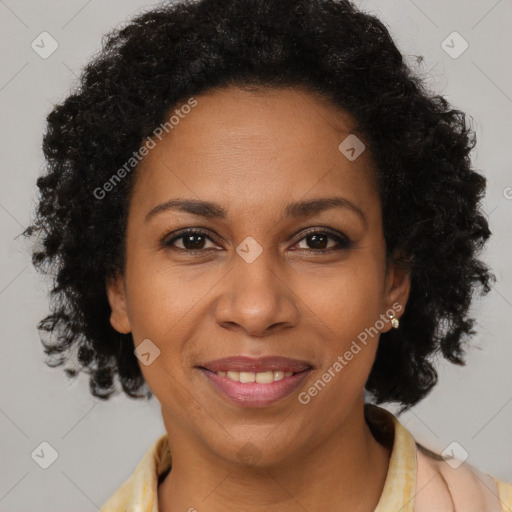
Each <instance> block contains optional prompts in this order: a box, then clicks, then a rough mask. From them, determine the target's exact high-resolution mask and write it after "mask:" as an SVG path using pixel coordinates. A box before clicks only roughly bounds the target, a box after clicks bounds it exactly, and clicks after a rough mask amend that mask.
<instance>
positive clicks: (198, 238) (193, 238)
mask: <svg viewBox="0 0 512 512" xmlns="http://www.w3.org/2000/svg"><path fill="white" fill-rule="evenodd" d="M178 240H179V241H181V245H182V246H183V247H178V246H176V245H175V242H176V241H178ZM207 240H210V241H212V240H211V238H210V237H209V236H208V235H207V233H206V232H204V231H202V230H200V229H187V230H186V231H182V232H181V233H180V234H178V235H175V236H173V237H172V238H170V239H169V238H164V239H163V240H162V245H163V246H164V247H165V248H171V249H178V250H181V251H186V252H189V253H191V254H196V253H200V252H204V251H205V250H206V249H211V247H210V248H208V247H207V248H206V249H205V247H204V246H205V243H206V241H207Z"/></svg>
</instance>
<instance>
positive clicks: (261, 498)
mask: <svg viewBox="0 0 512 512" xmlns="http://www.w3.org/2000/svg"><path fill="white" fill-rule="evenodd" d="M363 411H364V410H363V407H362V406H361V408H360V409H359V411H358V412H359V414H358V415H355V417H354V419H352V420H350V421H349V419H347V422H346V423H343V424H342V425H340V426H339V427H338V429H337V430H336V431H334V432H333V435H331V436H329V437H328V438H327V439H326V440H325V441H323V442H321V443H317V444H315V445H314V446H313V445H312V446H310V447H307V446H303V447H301V450H300V451H298V450H297V451H296V452H295V453H294V454H291V455H290V456H289V457H288V458H286V460H280V461H279V462H275V463H273V464H267V465H265V466H262V465H258V464H257V461H256V464H255V465H253V466H248V465H246V464H242V463H238V464H237V463H234V462H232V461H227V460H225V459H222V458H219V457H218V456H216V455H215V454H212V453H211V452H209V451H208V450H207V449H205V447H204V446H203V445H202V444H201V443H200V442H199V441H197V439H196V440H194V439H192V438H191V436H190V433H189V432H186V431H182V430H181V429H175V428H168V427H170V425H168V424H167V423H166V428H167V432H168V435H169V440H170V443H171V453H172V458H173V464H172V471H171V472H170V473H169V474H168V475H167V477H166V478H165V479H164V481H163V482H162V483H161V485H160V486H159V488H158V504H159V512H175V511H178V510H184V511H189V510H190V511H191V512H193V511H194V510H198V511H199V510H200V511H206V510H207V511H208V512H220V511H222V512H226V511H231V510H232V511H244V512H256V511H258V512H261V511H266V512H267V511H268V512H274V511H276V512H277V511H279V512H292V511H293V512H295V511H302V512H303V511H304V510H337V511H340V512H344V511H347V512H348V511H350V512H370V511H373V510H374V509H375V507H376V506H377V504H378V501H379V498H380V495H381V493H382V489H383V487H384V482H385V479H386V475H387V470H388V466H389V457H390V450H389V448H386V447H384V446H382V445H381V444H380V443H378V442H377V441H376V440H375V438H374V437H373V435H372V433H371V431H370V429H369V427H368V425H367V424H366V421H365V419H364V412H363ZM164 421H165V420H164ZM172 439H179V440H180V442H179V444H178V443H173V442H172Z"/></svg>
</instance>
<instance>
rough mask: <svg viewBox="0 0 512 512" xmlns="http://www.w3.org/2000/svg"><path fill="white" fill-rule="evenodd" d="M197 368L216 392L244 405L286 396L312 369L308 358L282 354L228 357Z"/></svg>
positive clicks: (256, 404) (250, 405)
mask: <svg viewBox="0 0 512 512" xmlns="http://www.w3.org/2000/svg"><path fill="white" fill-rule="evenodd" d="M197 368H198V369H199V370H200V371H201V372H202V374H203V375H204V376H205V377H206V378H207V380H208V382H209V383H210V384H211V385H212V386H213V389H214V390H215V391H216V392H220V394H221V395H222V396H223V398H225V399H228V401H229V402H231V403H233V402H234V403H235V404H237V405H239V406H242V407H267V406H269V405H271V404H273V403H275V402H277V401H279V400H282V399H284V398H285V397H287V396H289V395H290V394H292V393H293V391H295V390H296V389H297V388H298V387H299V386H300V385H301V383H302V382H303V381H304V379H305V378H306V377H307V375H308V374H309V372H310V371H311V370H312V369H313V367H312V365H310V364H309V363H307V362H305V361H299V360H297V359H290V358H284V357H280V356H270V357H263V358H258V359H253V358H250V357H243V356H237V357H229V358H224V359H218V360H215V361H210V362H208V363H204V364H203V365H201V366H198V367H197Z"/></svg>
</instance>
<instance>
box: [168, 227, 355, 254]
mask: <svg viewBox="0 0 512 512" xmlns="http://www.w3.org/2000/svg"><path fill="white" fill-rule="evenodd" d="M193 234H195V235H204V236H205V237H206V238H208V239H209V240H210V241H211V242H214V240H212V239H211V237H210V236H208V233H207V232H205V231H203V230H201V229H192V228H189V229H186V230H184V231H181V232H178V234H174V236H173V237H172V238H171V239H169V235H167V236H165V237H164V238H163V239H162V241H161V245H162V247H163V248H165V249H171V250H176V251H180V252H186V253H187V254H189V255H191V256H199V255H201V254H202V253H204V252H205V251H208V250H211V249H197V250H194V249H182V248H180V247H173V243H174V242H175V241H177V240H180V239H182V238H184V237H185V236H187V235H193ZM317 234H321V235H327V236H328V238H331V239H333V240H336V241H337V243H338V245H339V246H340V247H338V248H336V247H330V248H329V249H297V250H302V251H308V252H311V253H320V254H327V253H330V252H333V251H340V250H347V249H350V248H351V247H352V241H351V240H350V239H349V238H348V237H347V236H345V235H341V234H334V233H333V232H332V231H331V230H329V229H326V228H324V229H310V230H308V231H306V233H304V234H303V236H302V238H301V239H299V240H298V241H297V242H296V243H295V244H294V245H297V244H298V243H300V242H302V241H303V240H304V239H305V238H307V237H308V236H310V235H317ZM214 243H215V242H214Z"/></svg>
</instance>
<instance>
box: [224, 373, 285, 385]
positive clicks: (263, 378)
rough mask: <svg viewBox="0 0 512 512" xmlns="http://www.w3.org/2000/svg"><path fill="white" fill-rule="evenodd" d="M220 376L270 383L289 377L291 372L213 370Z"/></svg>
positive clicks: (239, 380) (245, 381) (238, 380)
mask: <svg viewBox="0 0 512 512" xmlns="http://www.w3.org/2000/svg"><path fill="white" fill-rule="evenodd" d="M215 373H216V374H217V375H219V376H220V377H227V378H228V379H230V380H233V381H235V382H242V383H244V384H245V383H248V382H257V383H258V384H270V383H271V382H274V381H276V380H283V379H284V378H285V377H291V376H292V375H293V372H283V371H280V370H279V371H278V370H275V371H273V372H231V371H227V372H225V371H218V372H215Z"/></svg>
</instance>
